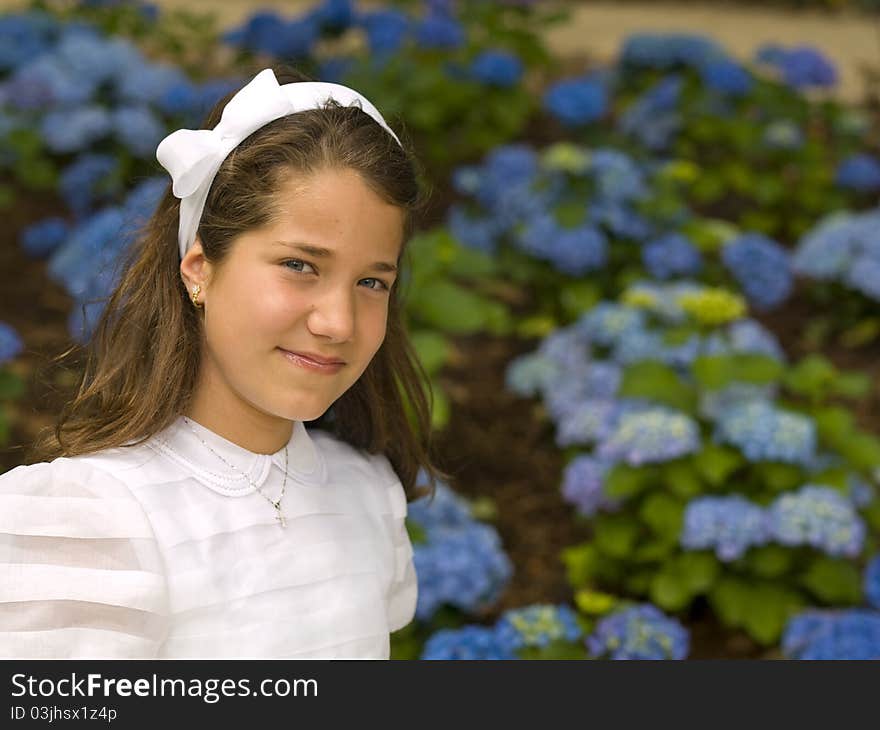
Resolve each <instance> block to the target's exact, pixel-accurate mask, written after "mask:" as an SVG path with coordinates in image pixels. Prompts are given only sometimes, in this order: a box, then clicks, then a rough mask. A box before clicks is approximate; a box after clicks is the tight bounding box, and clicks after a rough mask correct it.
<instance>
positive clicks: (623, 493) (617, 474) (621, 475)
mask: <svg viewBox="0 0 880 730" xmlns="http://www.w3.org/2000/svg"><path fill="white" fill-rule="evenodd" d="M650 479H651V470H649V469H645V468H643V467H637V466H629V465H628V464H615V465H614V466H613V467H611V469H610V470H609V471H608V473H607V474H606V475H605V484H604V485H603V487H602V489H603V491H604V492H605V494H607V495H608V496H609V497H615V498H618V499H624V498H626V497H632V496H633V495H635V494H638V493H639V492H641V491H642V490H643V489H645V488H647V487H648V485H649V483H650Z"/></svg>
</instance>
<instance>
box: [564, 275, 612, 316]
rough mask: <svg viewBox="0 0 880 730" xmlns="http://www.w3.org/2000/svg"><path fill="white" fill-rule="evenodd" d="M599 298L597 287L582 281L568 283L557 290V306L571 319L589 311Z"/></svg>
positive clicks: (594, 284)
mask: <svg viewBox="0 0 880 730" xmlns="http://www.w3.org/2000/svg"><path fill="white" fill-rule="evenodd" d="M601 298H602V292H601V290H600V288H599V285H598V284H597V283H595V282H592V281H586V280H584V279H578V280H576V281H568V282H566V283H565V284H563V285H562V288H561V289H560V290H559V304H560V306H561V307H562V311H563V312H564V313H565V315H566V316H567V317H570V318H572V319H574V318H576V317H577V316H578V315H580V314H582V313H583V312H586V311H587V310H588V309H591V308H592V307H593V306H594V305H595V304H596V303H597V302H598V301H599V300H600V299H601Z"/></svg>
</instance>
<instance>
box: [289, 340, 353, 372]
mask: <svg viewBox="0 0 880 730" xmlns="http://www.w3.org/2000/svg"><path fill="white" fill-rule="evenodd" d="M278 349H279V350H281V354H282V355H284V357H286V358H287V360H288V361H289V362H291V363H293V364H294V365H299V366H300V367H301V368H304V369H306V370H311V371H312V372H316V373H326V374H332V373H337V372H339V371H340V370H341V369H342V367H343V366H344V365H345V363H342V362H334V363H326V364H325V363H320V362H315V361H314V360H310V359H309V358H307V357H304V356H303V355H297V354H296V353H293V352H288V351H287V350H284V349H282V348H280V347H279V348H278Z"/></svg>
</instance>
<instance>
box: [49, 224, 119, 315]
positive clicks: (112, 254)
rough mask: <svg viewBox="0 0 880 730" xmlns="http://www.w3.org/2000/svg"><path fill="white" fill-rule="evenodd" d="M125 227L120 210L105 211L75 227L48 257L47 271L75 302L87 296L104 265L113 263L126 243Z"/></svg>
mask: <svg viewBox="0 0 880 730" xmlns="http://www.w3.org/2000/svg"><path fill="white" fill-rule="evenodd" d="M127 230H128V224H127V221H126V219H125V216H124V214H123V212H122V210H121V209H120V208H114V207H111V208H105V209H103V210H101V211H99V212H98V213H95V214H94V215H92V216H91V217H89V218H86V219H85V220H84V221H83V222H82V223H81V224H79V225H78V226H76V228H74V229H73V230H72V231H71V233H70V235H69V236H68V237H67V240H66V241H65V242H64V244H63V245H62V246H60V247H59V248H58V249H56V250H55V252H54V253H53V254H52V256H51V257H50V258H49V261H48V264H47V266H46V272H47V273H48V275H49V277H50V278H51V279H52V280H53V281H55V282H57V283H59V284H61V285H62V286H64V288H65V289H66V290H67V292H68V293H69V294H70V295H71V296H72V297H73V298H74V299H83V298H85V297H86V295H87V294H88V292H89V291H90V288H91V286H92V281H93V280H94V279H95V277H96V276H97V273H98V272H100V270H101V269H102V267H103V266H106V265H108V264H109V263H111V262H114V261H116V259H117V258H118V256H119V254H120V252H121V249H122V248H123V246H124V245H126V244H127V243H128V241H127V240H126V232H127Z"/></svg>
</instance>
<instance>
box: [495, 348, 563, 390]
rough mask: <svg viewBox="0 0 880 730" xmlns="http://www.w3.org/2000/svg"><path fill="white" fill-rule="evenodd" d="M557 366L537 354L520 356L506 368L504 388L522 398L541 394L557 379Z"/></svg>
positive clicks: (558, 372) (558, 371) (547, 358)
mask: <svg viewBox="0 0 880 730" xmlns="http://www.w3.org/2000/svg"><path fill="white" fill-rule="evenodd" d="M559 375H560V370H559V365H557V364H556V363H555V362H553V361H552V360H551V359H550V358H549V357H546V356H545V355H542V354H540V353H537V352H533V353H528V354H526V355H520V356H519V357H517V358H514V359H513V360H512V361H511V362H510V363H509V364H508V366H507V369H506V370H505V374H504V386H505V388H507V390H509V391H511V392H513V393H516V394H517V395H519V396H522V397H524V398H531V397H534V396H536V395H539V394H541V393H543V392H544V391H545V390H547V389H549V387H550V386H551V385H552V384H553V383H554V382H556V381H557V380H558V379H559Z"/></svg>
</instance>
